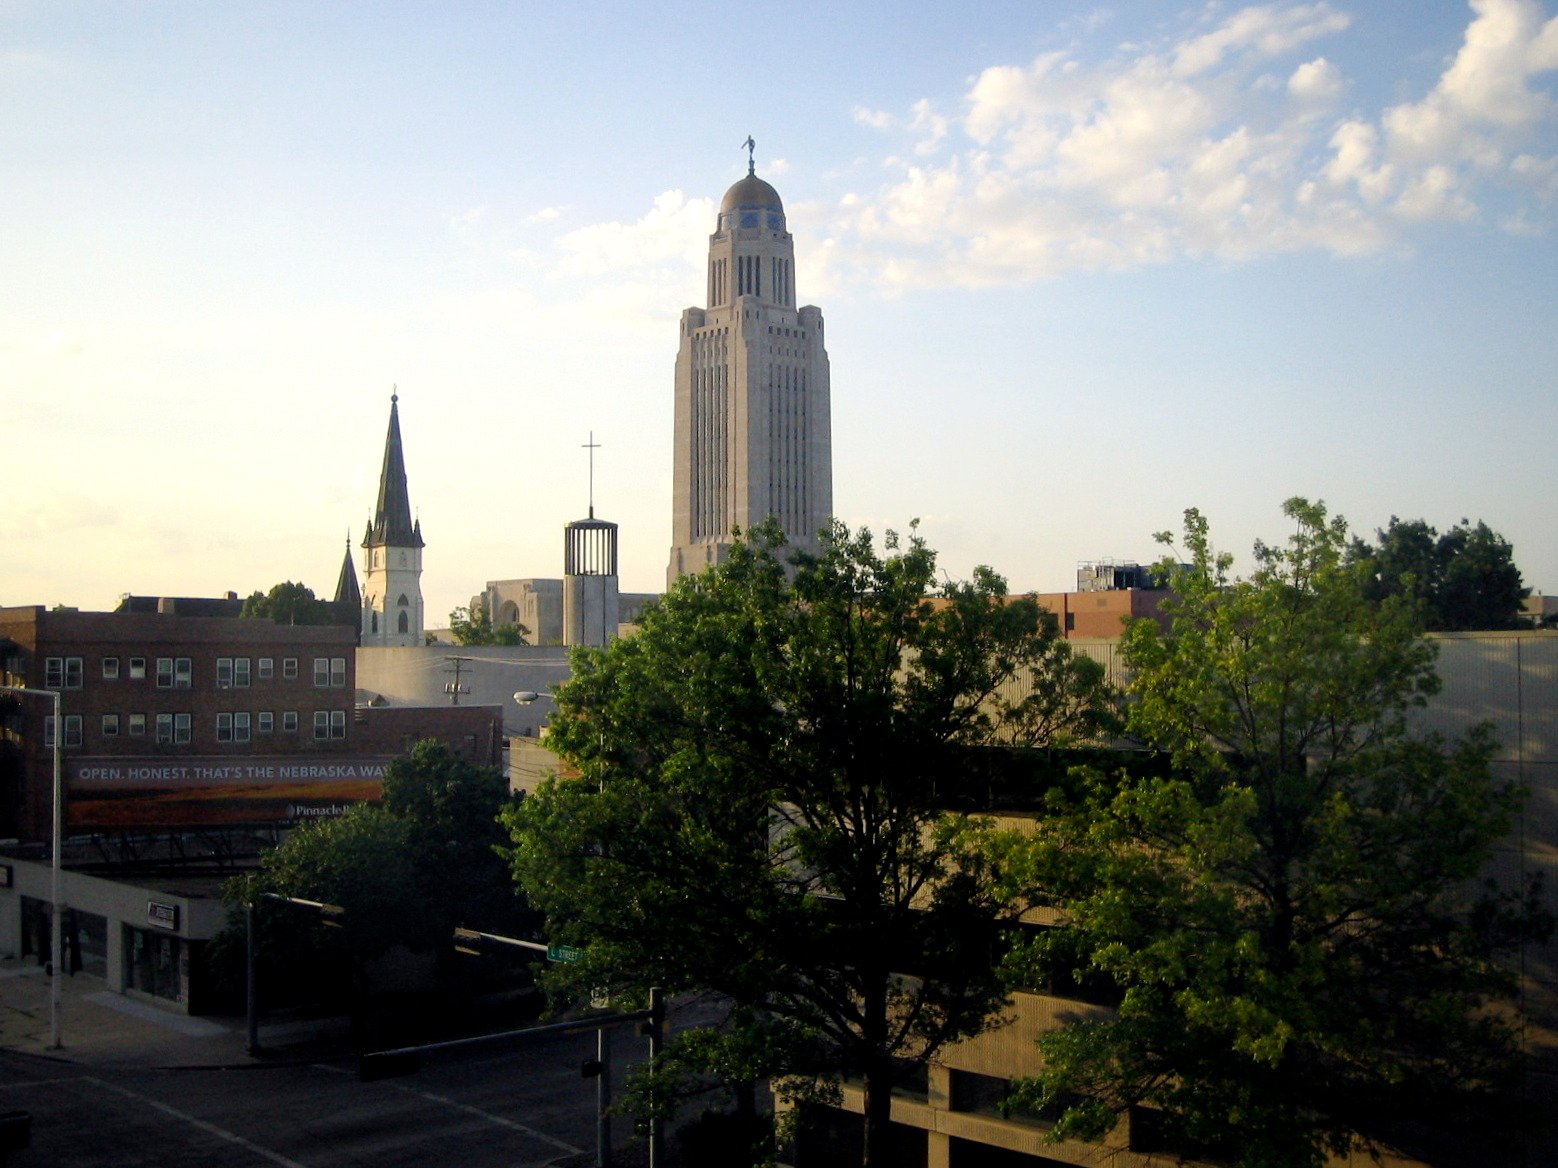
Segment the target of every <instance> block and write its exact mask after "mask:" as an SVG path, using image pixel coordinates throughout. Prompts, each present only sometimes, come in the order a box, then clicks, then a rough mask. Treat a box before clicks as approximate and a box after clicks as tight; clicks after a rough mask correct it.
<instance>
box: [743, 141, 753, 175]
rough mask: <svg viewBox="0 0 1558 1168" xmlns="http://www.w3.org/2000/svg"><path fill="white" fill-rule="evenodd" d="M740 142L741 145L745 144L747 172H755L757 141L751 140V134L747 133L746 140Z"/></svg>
mask: <svg viewBox="0 0 1558 1168" xmlns="http://www.w3.org/2000/svg"><path fill="white" fill-rule="evenodd" d="M741 144H742V145H743V146H745V147H746V150H747V173H748V174H756V173H757V159H756V153H757V143H756V142H754V141H752V135H751V134H748V135H747V140H746V141H745V142H743V143H741Z"/></svg>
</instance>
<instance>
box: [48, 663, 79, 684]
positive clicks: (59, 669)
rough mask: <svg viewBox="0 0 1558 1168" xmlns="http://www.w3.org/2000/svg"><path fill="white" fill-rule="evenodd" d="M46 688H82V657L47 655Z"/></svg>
mask: <svg viewBox="0 0 1558 1168" xmlns="http://www.w3.org/2000/svg"><path fill="white" fill-rule="evenodd" d="M43 688H44V689H80V688H81V658H80V657H46V658H44V661H43Z"/></svg>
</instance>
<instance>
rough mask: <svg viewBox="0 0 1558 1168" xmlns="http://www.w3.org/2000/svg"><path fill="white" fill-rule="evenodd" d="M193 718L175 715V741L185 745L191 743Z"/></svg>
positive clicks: (186, 715) (185, 715)
mask: <svg viewBox="0 0 1558 1168" xmlns="http://www.w3.org/2000/svg"><path fill="white" fill-rule="evenodd" d="M190 723H191V718H190V715H188V714H174V715H173V741H174V742H176V743H185V742H188V741H189V731H190Z"/></svg>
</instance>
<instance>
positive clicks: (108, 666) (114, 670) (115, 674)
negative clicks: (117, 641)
mask: <svg viewBox="0 0 1558 1168" xmlns="http://www.w3.org/2000/svg"><path fill="white" fill-rule="evenodd" d="M103 680H104V681H118V680H119V658H117V657H104V658H103Z"/></svg>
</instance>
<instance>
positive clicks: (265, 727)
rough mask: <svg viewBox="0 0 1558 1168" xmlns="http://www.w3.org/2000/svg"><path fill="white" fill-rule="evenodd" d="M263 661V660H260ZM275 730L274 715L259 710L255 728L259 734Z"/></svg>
mask: <svg viewBox="0 0 1558 1168" xmlns="http://www.w3.org/2000/svg"><path fill="white" fill-rule="evenodd" d="M261 660H264V658H261ZM275 728H276V715H275V714H273V713H271V712H270V711H269V710H261V711H260V713H259V725H258V726H256V727H255V729H256V731H257V732H258V733H260V734H269V733H270V732H271V731H272V730H274V729H275Z"/></svg>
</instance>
